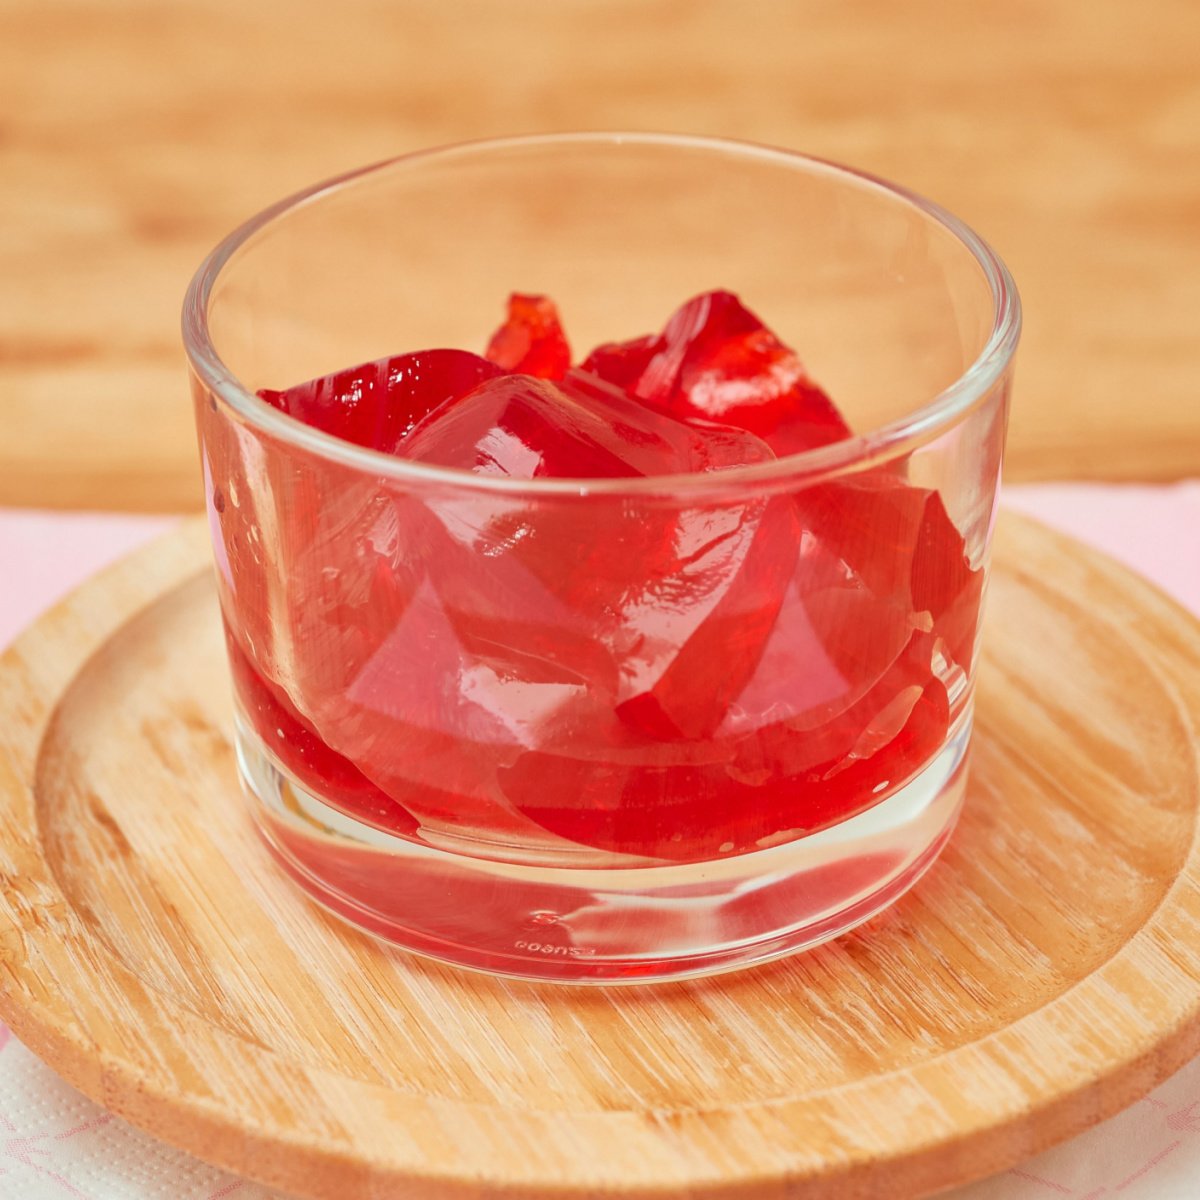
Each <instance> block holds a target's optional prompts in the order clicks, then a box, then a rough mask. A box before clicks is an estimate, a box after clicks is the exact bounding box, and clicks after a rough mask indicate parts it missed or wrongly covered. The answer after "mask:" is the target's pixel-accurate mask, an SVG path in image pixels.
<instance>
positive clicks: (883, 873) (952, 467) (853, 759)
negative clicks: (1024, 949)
mask: <svg viewBox="0 0 1200 1200" xmlns="http://www.w3.org/2000/svg"><path fill="white" fill-rule="evenodd" d="M714 289H728V290H729V291H732V292H735V293H737V294H738V295H739V296H740V297H741V299H742V300H743V301H744V302H745V304H747V305H748V306H749V307H751V308H752V309H753V310H754V311H755V312H757V313H758V314H760V315H761V317H762V319H763V320H764V321H765V323H766V324H767V325H768V326H770V327H771V329H773V330H774V332H775V333H776V334H778V335H779V337H780V338H781V339H782V340H783V341H784V342H786V343H787V344H788V345H790V346H794V347H795V348H796V350H797V351H798V352H799V355H800V356H801V358H802V359H803V360H804V364H805V368H806V370H807V372H808V374H809V375H810V376H811V377H812V378H813V379H814V380H816V381H817V382H818V383H819V384H820V385H821V387H822V388H823V389H824V390H825V391H826V392H827V393H828V394H829V395H830V396H831V397H832V398H833V400H834V402H835V403H836V404H837V405H838V407H839V408H840V410H841V412H842V413H843V414H844V416H845V418H846V419H847V421H848V423H849V425H850V426H851V428H852V429H853V430H855V431H856V432H855V434H854V435H853V436H850V437H846V438H843V439H842V440H839V441H836V442H834V443H832V444H828V445H824V446H821V447H820V448H817V449H810V450H806V451H803V452H800V453H796V454H793V455H790V456H785V457H779V458H773V459H771V460H770V461H762V462H757V463H754V464H753V465H744V466H737V467H733V468H731V469H727V470H720V471H710V472H707V473H690V474H675V475H649V476H645V477H638V478H608V479H544V478H539V479H533V480H523V479H515V478H508V477H499V476H495V475H486V474H475V473H471V472H467V471H462V470H455V469H452V468H448V467H441V466H434V465H430V464H429V463H427V462H416V461H411V460H406V459H405V458H403V457H397V456H395V455H390V454H383V453H379V452H377V451H375V450H372V449H367V448H364V447H362V446H359V445H354V444H351V443H350V442H347V441H342V440H340V439H338V438H335V437H332V436H330V435H329V434H327V433H323V432H321V431H320V430H318V429H315V428H312V427H310V426H308V425H305V424H302V423H301V422H299V421H297V420H295V419H294V418H292V417H291V416H288V415H286V414H285V413H283V412H280V411H277V410H276V409H275V408H273V407H272V406H270V405H269V404H268V403H266V402H264V401H263V400H262V399H259V398H258V395H257V393H258V391H259V390H260V389H264V388H270V389H279V388H284V387H289V386H292V385H295V384H298V383H300V382H301V381H304V380H309V379H315V378H317V377H320V376H323V375H327V374H330V373H333V372H336V371H339V370H341V369H343V368H347V367H350V366H353V365H355V364H361V363H368V362H371V361H373V360H379V359H381V358H385V357H386V356H389V355H395V354H398V353H401V352H405V351H414V350H421V349H427V348H431V347H455V348H460V349H467V350H473V351H482V349H483V347H484V345H485V344H486V342H487V337H488V334H489V332H490V331H491V330H492V329H494V328H495V327H496V325H497V324H498V323H499V320H500V318H501V317H502V310H503V304H504V301H505V298H506V297H507V296H508V295H509V293H510V292H522V293H542V294H545V295H548V296H550V297H552V298H553V299H554V300H555V301H556V302H557V304H558V306H559V309H560V311H561V312H562V313H563V315H564V322H565V325H566V327H567V329H568V332H569V334H570V336H571V338H572V340H573V343H574V345H575V347H576V349H577V351H581V350H584V349H585V348H586V347H590V346H593V345H596V344H597V343H600V342H606V341H613V340H617V339H624V338H630V337H634V336H636V335H638V334H643V333H649V332H651V331H656V330H658V329H660V328H661V327H662V325H663V322H664V320H665V319H666V318H667V317H668V315H669V314H671V313H672V312H673V311H674V310H675V309H676V308H677V307H678V306H679V305H680V304H681V303H682V302H683V301H684V300H686V299H687V298H688V297H691V296H693V295H696V294H698V293H703V292H708V291H712V290H714ZM1019 326H1020V315H1019V304H1018V300H1017V295H1016V291H1015V289H1014V287H1013V283H1012V280H1011V278H1010V277H1009V275H1008V272H1007V271H1006V270H1005V268H1004V266H1003V264H1002V263H1001V262H1000V261H999V259H998V258H997V257H996V256H995V254H994V253H993V252H992V251H991V250H990V249H989V248H988V247H987V246H986V245H985V244H984V243H983V242H982V241H981V240H980V239H979V238H978V237H977V236H976V235H975V234H974V233H972V232H971V231H970V230H969V229H967V228H966V227H965V226H964V225H963V224H962V223H961V222H959V221H958V220H956V219H955V218H954V217H952V216H950V215H949V214H947V213H946V212H944V211H942V210H941V209H939V208H938V207H936V206H935V205H933V204H930V203H929V202H927V201H925V200H923V199H921V198H919V197H917V196H914V195H912V194H911V193H909V192H906V191H904V190H903V189H901V188H898V187H895V186H893V185H891V184H888V183H884V182H882V181H880V180H877V179H873V178H871V177H869V176H866V175H863V174H860V173H858V172H855V171H851V170H847V169H845V168H842V167H837V166H834V165H831V164H828V163H824V162H820V161H817V160H814V159H811V158H806V157H803V156H800V155H797V154H792V153H785V152H782V151H777V150H770V149H765V148H761V147H757V146H751V145H743V144H737V143H731V142H722V141H715V140H707V139H700V138H686V137H668V136H656V135H646V134H623V135H612V134H585V135H562V136H559V135H554V136H543V137H526V138H514V139H507V140H500V141H492V142H482V143H476V144H471V145H463V146H455V147H450V148H447V149H440V150H434V151H431V152H427V153H421V154H414V155H410V156H408V157H404V158H400V159H397V160H394V161H391V162H387V163H383V164H381V165H378V166H374V167H370V168H368V169H366V170H363V171H359V172H356V173H354V174H351V175H348V176H345V177H343V178H341V179H338V180H334V181H333V182H330V183H326V184H322V185H320V186H318V187H316V188H313V189H311V190H310V191H307V192H304V193H302V194H300V195H299V196H296V197H293V198H292V199H289V200H286V201H284V202H282V203H280V204H278V205H276V206H275V207H273V208H271V209H269V210H268V211H266V212H265V213H263V214H262V215H260V216H258V217H256V218H254V219H253V220H251V221H250V222H248V223H247V224H246V225H244V226H242V227H241V228H240V229H238V230H237V231H235V232H234V233H233V234H231V235H230V236H229V237H228V238H227V239H226V240H225V241H223V242H222V243H221V244H220V245H219V246H218V247H217V248H216V249H215V250H214V251H213V253H212V254H211V255H210V256H209V257H208V258H207V259H206V260H205V262H204V263H203V264H202V266H201V267H200V270H199V272H198V273H197V275H196V277H195V279H194V280H193V282H192V284H191V287H190V289H189V292H188V295H187V299H186V302H185V308H184V321H183V330H184V340H185V343H186V347H187V352H188V355H189V359H190V365H191V373H192V385H193V391H194V398H195V411H196V421H197V427H198V432H199V441H200V450H201V459H202V466H203V472H204V488H205V495H206V497H207V504H208V516H209V521H210V525H211V530H212V538H213V546H214V552H215V559H216V566H217V573H216V577H217V588H218V592H219V596H220V604H221V612H222V616H223V620H224V625H225V633H226V641H227V646H228V651H229V658H230V663H231V667H232V676H233V684H234V695H235V699H236V715H237V725H236V727H237V749H238V758H239V763H240V768H241V774H242V779H243V781H244V784H245V786H246V789H247V792H248V794H249V798H250V805H251V811H252V814H253V817H254V820H255V822H256V823H257V826H258V828H259V830H260V831H261V833H262V836H263V838H264V839H265V842H266V845H267V846H268V847H269V848H270V850H271V852H272V854H273V855H274V857H275V858H276V860H277V861H278V863H279V864H280V865H281V867H282V868H283V869H284V871H286V872H287V874H288V875H290V876H291V877H292V879H294V880H295V881H296V882H297V883H298V884H299V885H300V887H302V888H303V889H304V890H305V891H306V892H307V893H308V894H309V895H310V896H311V897H312V898H313V899H315V900H316V901H318V902H319V903H320V904H322V905H324V906H325V907H326V908H327V909H329V910H331V911H332V912H334V913H336V914H338V915H339V916H341V917H344V918H345V919H347V920H348V921H350V922H352V923H354V924H355V925H357V926H359V927H361V928H363V929H365V930H368V931H370V932H371V933H373V934H376V935H378V936H380V937H382V938H384V939H387V940H388V941H390V942H393V943H395V944H397V945H399V946H402V947H405V948H406V949H409V950H412V951H415V952H418V953H421V954H425V955H429V956H432V957H435V958H438V959H442V960H445V961H449V962H452V963H456V964H459V965H461V966H466V967H474V968H479V969H484V970H488V971H493V972H499V973H504V974H508V975H514V976H522V977H529V978H539V979H554V980H566V981H579V982H583V981H590V982H619V981H623V980H628V981H644V980H648V979H663V978H671V977H679V976H686V975H697V974H702V973H706V972H713V971H717V970H723V969H728V968H732V967H736V966H741V965H745V964H749V963H754V962H760V961H763V960H765V959H769V958H772V957H775V956H778V955H782V954H786V953H789V952H791V951H795V950H798V949H801V948H803V947H806V946H811V945H813V944H815V943H818V942H820V941H823V940H825V939H827V938H830V937H833V936H835V935H837V934H839V933H841V932H843V931H845V930H847V929H849V928H851V927H853V926H854V925H857V924H858V923H860V922H861V921H864V920H866V919H867V918H868V917H870V916H872V915H873V914H875V913H877V912H879V911H880V910H881V909H883V908H885V907H886V906H887V905H889V904H890V903H892V902H893V901H894V900H895V899H896V898H897V897H898V896H900V895H901V894H902V893H903V892H904V891H905V890H906V889H908V888H909V887H911V886H912V884H913V883H914V882H915V881H916V880H917V879H918V878H919V877H920V875H921V874H922V873H923V872H924V871H925V870H926V869H927V868H928V867H929V866H930V864H931V863H932V862H933V861H934V859H935V858H936V856H937V854H938V852H939V851H940V849H941V848H942V846H943V845H944V844H945V842H946V840H947V838H948V837H949V836H950V833H951V831H952V829H953V826H954V824H955V821H956V818H957V815H958V811H959V808H960V804H961V801H962V796H963V789H964V780H965V772H966V763H967V750H968V744H969V740H970V735H971V712H972V685H973V680H974V671H975V663H976V659H977V651H978V633H979V618H980V610H981V606H982V603H983V597H984V591H985V584H986V578H987V564H988V551H989V543H990V538H991V533H992V527H993V519H994V515H995V508H996V494H997V485H998V479H999V474H1000V464H1001V454H1002V448H1003V440H1004V430H1005V423H1006V415H1007V404H1008V393H1009V381H1010V375H1011V363H1012V356H1013V352H1014V350H1015V347H1016V344H1017V339H1018V334H1019ZM364 386H366V385H364Z"/></svg>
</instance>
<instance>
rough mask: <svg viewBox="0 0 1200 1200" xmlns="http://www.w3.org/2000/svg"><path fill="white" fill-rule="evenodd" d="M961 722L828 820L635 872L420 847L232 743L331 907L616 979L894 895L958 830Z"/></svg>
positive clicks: (763, 945)
mask: <svg viewBox="0 0 1200 1200" xmlns="http://www.w3.org/2000/svg"><path fill="white" fill-rule="evenodd" d="M970 732H971V720H970V710H969V708H968V710H967V711H966V712H965V713H964V715H963V718H962V719H961V720H960V721H959V722H958V724H957V726H956V728H955V730H954V731H953V733H952V736H951V737H950V739H949V740H948V741H947V743H946V745H945V746H944V747H943V748H942V750H941V752H940V753H939V754H938V755H937V757H936V758H934V759H933V760H932V761H931V762H930V764H929V765H928V766H927V767H926V768H925V769H924V770H923V771H922V772H921V773H920V774H919V775H917V776H916V777H915V778H913V780H912V781H911V782H909V783H908V784H906V785H905V787H903V788H902V789H901V790H900V791H898V792H897V793H896V794H895V795H893V796H891V797H889V798H888V799H887V800H885V801H883V802H882V803H880V804H878V805H876V806H875V807H874V808H871V809H868V810H867V811H866V812H864V813H860V814H859V815H858V816H856V817H852V818H850V819H849V820H847V821H843V822H842V823H841V824H839V825H836V826H833V827H832V828H829V829H824V830H821V831H820V832H818V833H814V834H810V835H809V836H807V837H802V838H797V839H795V840H793V841H789V842H786V843H783V844H781V845H778V846H772V847H771V848H770V849H767V850H760V851H756V852H754V853H752V854H742V855H737V856H735V857H731V858H728V859H721V860H717V861H712V862H701V863H685V864H679V863H671V864H667V865H663V866H649V867H644V866H643V867H633V868H620V867H614V868H595V867H592V868H582V869H581V868H572V867H555V866H543V865H526V864H516V863H505V862H496V861H492V860H489V859H483V858H476V857H470V856H467V855H463V854H456V853H452V852H449V851H446V850H442V849H437V848H435V847H432V846H426V845H421V844H419V843H416V842H412V841H409V840H407V839H405V838H401V837H396V836H394V835H392V834H388V833H384V832H382V831H380V830H379V829H376V828H374V827H371V826H368V825H364V824H362V823H360V822H358V821H356V820H353V819H352V818H349V817H347V816H346V815H345V814H343V813H341V812H340V811H338V810H337V809H334V808H331V807H330V806H329V805H327V804H325V803H324V802H323V801H321V800H320V799H318V798H317V797H316V796H314V795H312V793H311V792H309V791H307V790H305V789H304V788H303V787H302V786H300V785H299V784H298V783H296V782H295V781H294V780H293V779H291V778H290V777H289V776H288V774H287V773H286V772H284V771H283V770H282V769H281V768H280V767H279V765H278V763H277V762H276V761H275V760H274V759H273V758H272V757H271V756H270V754H269V752H268V751H267V750H266V749H265V748H264V746H263V744H262V742H261V741H260V739H259V738H258V737H257V735H256V734H255V733H254V732H253V731H252V730H251V729H250V728H249V726H248V725H246V724H244V723H242V722H239V725H238V731H237V749H238V762H239V766H240V769H241V774H242V778H243V781H244V783H245V784H246V786H247V788H248V791H249V793H250V797H251V800H252V803H253V807H254V818H255V821H256V823H257V825H258V828H259V830H260V832H261V833H262V835H263V838H264V839H265V841H266V844H267V846H268V847H269V849H270V850H271V853H272V854H273V855H274V857H275V858H276V860H277V861H278V862H279V864H280V865H281V866H282V867H283V869H284V870H285V871H286V872H287V873H288V875H290V876H291V878H292V879H294V880H295V881H296V882H297V883H298V884H299V885H300V886H301V887H302V888H303V889H304V890H305V891H306V892H307V893H308V894H309V895H310V896H311V897H312V898H313V899H314V900H316V901H317V902H318V903H320V904H321V905H323V906H324V907H325V908H326V909H328V910H329V911H330V912H332V913H334V914H336V915H337V916H339V917H341V918H343V919H344V920H347V921H349V922H350V923H352V924H353V925H356V926H358V927H359V928H360V929H363V930H366V931H367V932H368V933H372V934H375V935H376V936H377V937H380V938H382V939H384V940H385V941H388V942H390V943H393V944H395V945H397V946H401V947H403V948H404V949H406V950H411V951H413V952H415V953H417V954H422V955H427V956H429V957H431V958H436V959H440V960H441V961H443V962H449V963H453V964H455V965H456V966H460V967H467V968H472V969H475V970H481V971H488V972H492V973H495V974H501V975H509V976H515V977H517V978H522V979H534V980H548V981H559V982H565V983H608V984H612V983H623V982H624V983H643V982H649V981H652V980H662V979H679V978H684V977H689V976H697V975H705V974H711V973H715V972H718V971H727V970H732V969H734V968H736V967H743V966H749V965H750V964H753V963H760V962H764V961H766V960H768V959H772V958H778V957H780V956H781V955H785V954H791V953H793V952H794V951H797V950H803V949H805V948H807V947H810V946H815V945H817V944H818V943H820V942H824V941H827V940H828V939H830V938H833V937H836V936H838V935H839V934H841V933H845V932H846V931H847V930H849V929H852V928H853V927H854V926H856V925H859V924H861V923H862V922H863V921H866V920H867V919H868V918H870V917H872V916H874V915H875V914H877V913H879V912H880V911H882V910H883V909H885V908H886V907H888V905H890V904H892V903H893V902H894V901H895V900H897V899H898V898H899V897H900V896H901V895H903V894H904V892H906V891H907V890H908V889H909V888H910V887H912V885H913V884H914V883H915V882H916V881H917V880H918V879H919V878H920V877H921V876H922V875H923V874H924V873H925V871H926V870H927V869H928V868H929V867H930V866H931V865H932V863H933V861H934V860H935V859H936V858H937V856H938V853H939V852H940V851H941V849H942V847H943V846H944V845H945V843H946V841H947V839H948V838H949V836H950V833H951V831H952V830H953V828H954V825H955V822H956V821H957V819H958V813H959V809H960V807H961V804H962V797H963V792H964V788H965V783H966V765H967V748H968V745H969V741H970Z"/></svg>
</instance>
